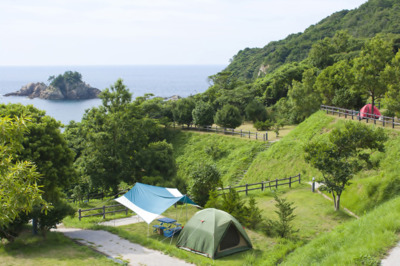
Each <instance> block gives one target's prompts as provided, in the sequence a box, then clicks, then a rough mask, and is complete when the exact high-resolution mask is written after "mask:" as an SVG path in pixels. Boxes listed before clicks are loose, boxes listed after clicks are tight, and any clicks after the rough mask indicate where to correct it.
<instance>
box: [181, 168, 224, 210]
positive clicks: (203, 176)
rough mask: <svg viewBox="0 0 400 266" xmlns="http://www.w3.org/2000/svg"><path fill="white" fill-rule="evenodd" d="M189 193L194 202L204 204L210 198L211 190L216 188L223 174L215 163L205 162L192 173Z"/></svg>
mask: <svg viewBox="0 0 400 266" xmlns="http://www.w3.org/2000/svg"><path fill="white" fill-rule="evenodd" d="M190 177H191V186H190V190H189V194H190V195H191V196H192V197H193V200H194V202H196V203H197V204H198V205H200V206H204V205H205V204H206V203H207V201H208V198H209V193H210V191H212V190H214V189H215V188H216V187H217V186H218V185H219V184H220V182H221V174H220V173H219V171H218V169H217V168H216V167H215V165H209V164H203V165H200V166H198V167H197V169H196V170H194V171H193V172H192V174H191V176H190Z"/></svg>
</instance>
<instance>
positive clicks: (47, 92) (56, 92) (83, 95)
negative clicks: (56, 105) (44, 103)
mask: <svg viewBox="0 0 400 266" xmlns="http://www.w3.org/2000/svg"><path fill="white" fill-rule="evenodd" d="M48 81H49V82H50V84H49V86H47V85H46V84H45V83H43V82H37V83H28V84H27V85H25V86H23V87H22V88H21V89H20V90H19V91H16V92H12V93H7V94H5V95H4V96H28V97H29V98H41V99H48V100H85V99H94V98H98V96H99V94H100V92H101V91H100V90H99V89H96V88H93V87H91V86H90V85H88V84H86V83H85V82H83V81H82V75H81V74H80V73H78V72H72V71H67V72H65V73H64V74H63V75H58V76H57V77H55V76H50V77H49V79H48Z"/></svg>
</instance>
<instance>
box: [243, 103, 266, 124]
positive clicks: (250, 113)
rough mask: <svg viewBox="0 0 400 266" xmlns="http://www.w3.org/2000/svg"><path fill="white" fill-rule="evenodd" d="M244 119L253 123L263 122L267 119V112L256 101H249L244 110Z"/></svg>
mask: <svg viewBox="0 0 400 266" xmlns="http://www.w3.org/2000/svg"><path fill="white" fill-rule="evenodd" d="M245 112H246V118H247V119H248V120H251V121H253V123H255V122H257V121H265V120H266V119H267V110H266V109H265V106H264V105H263V104H262V103H260V102H259V101H257V100H253V101H251V102H250V103H249V104H248V105H247V106H246V108H245Z"/></svg>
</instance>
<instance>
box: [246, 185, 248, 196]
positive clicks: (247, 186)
mask: <svg viewBox="0 0 400 266" xmlns="http://www.w3.org/2000/svg"><path fill="white" fill-rule="evenodd" d="M247 189H248V184H246V196H247Z"/></svg>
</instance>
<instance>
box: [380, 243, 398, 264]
mask: <svg viewBox="0 0 400 266" xmlns="http://www.w3.org/2000/svg"><path fill="white" fill-rule="evenodd" d="M381 265H382V266H398V265H400V243H397V246H395V247H394V248H393V249H392V250H390V251H389V255H388V256H387V257H386V258H384V259H383V260H382V261H381Z"/></svg>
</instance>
